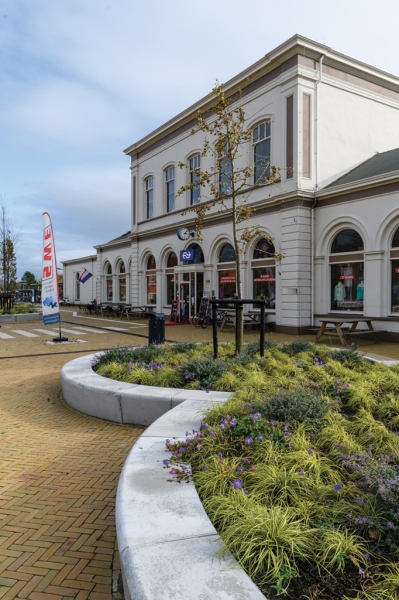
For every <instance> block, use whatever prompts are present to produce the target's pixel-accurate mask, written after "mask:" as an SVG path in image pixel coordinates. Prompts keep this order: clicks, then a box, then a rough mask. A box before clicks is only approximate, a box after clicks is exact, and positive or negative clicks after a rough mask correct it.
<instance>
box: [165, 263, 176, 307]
mask: <svg viewBox="0 0 399 600" xmlns="http://www.w3.org/2000/svg"><path fill="white" fill-rule="evenodd" d="M177 265H178V259H177V254H176V252H171V253H170V254H169V256H168V261H167V263H166V304H168V305H170V304H172V300H174V298H175V283H176V277H175V269H174V268H175V267H177Z"/></svg>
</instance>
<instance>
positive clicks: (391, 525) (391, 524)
mask: <svg viewBox="0 0 399 600" xmlns="http://www.w3.org/2000/svg"><path fill="white" fill-rule="evenodd" d="M387 527H388V529H393V528H394V525H393V523H391V521H388V523H387Z"/></svg>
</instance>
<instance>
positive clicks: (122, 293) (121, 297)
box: [119, 279, 126, 302]
mask: <svg viewBox="0 0 399 600" xmlns="http://www.w3.org/2000/svg"><path fill="white" fill-rule="evenodd" d="M119 300H120V301H121V302H126V279H119Z"/></svg>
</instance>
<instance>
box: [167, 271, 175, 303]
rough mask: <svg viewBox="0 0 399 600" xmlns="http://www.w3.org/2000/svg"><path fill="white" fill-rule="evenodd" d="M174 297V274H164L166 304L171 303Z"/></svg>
mask: <svg viewBox="0 0 399 600" xmlns="http://www.w3.org/2000/svg"><path fill="white" fill-rule="evenodd" d="M174 297H175V276H174V275H166V304H172V300H174Z"/></svg>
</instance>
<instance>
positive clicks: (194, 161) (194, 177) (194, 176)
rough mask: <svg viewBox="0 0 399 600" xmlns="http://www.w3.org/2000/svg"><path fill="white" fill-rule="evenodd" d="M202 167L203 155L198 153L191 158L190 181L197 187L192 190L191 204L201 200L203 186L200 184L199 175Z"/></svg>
mask: <svg viewBox="0 0 399 600" xmlns="http://www.w3.org/2000/svg"><path fill="white" fill-rule="evenodd" d="M200 167H201V156H200V155H199V154H196V155H195V156H193V157H192V158H190V183H191V184H193V185H194V186H195V187H194V188H193V189H192V190H190V204H198V203H199V201H200V194H201V188H200V186H199V185H198V183H197V182H198V180H199V175H198V173H197V171H198V169H200Z"/></svg>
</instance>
